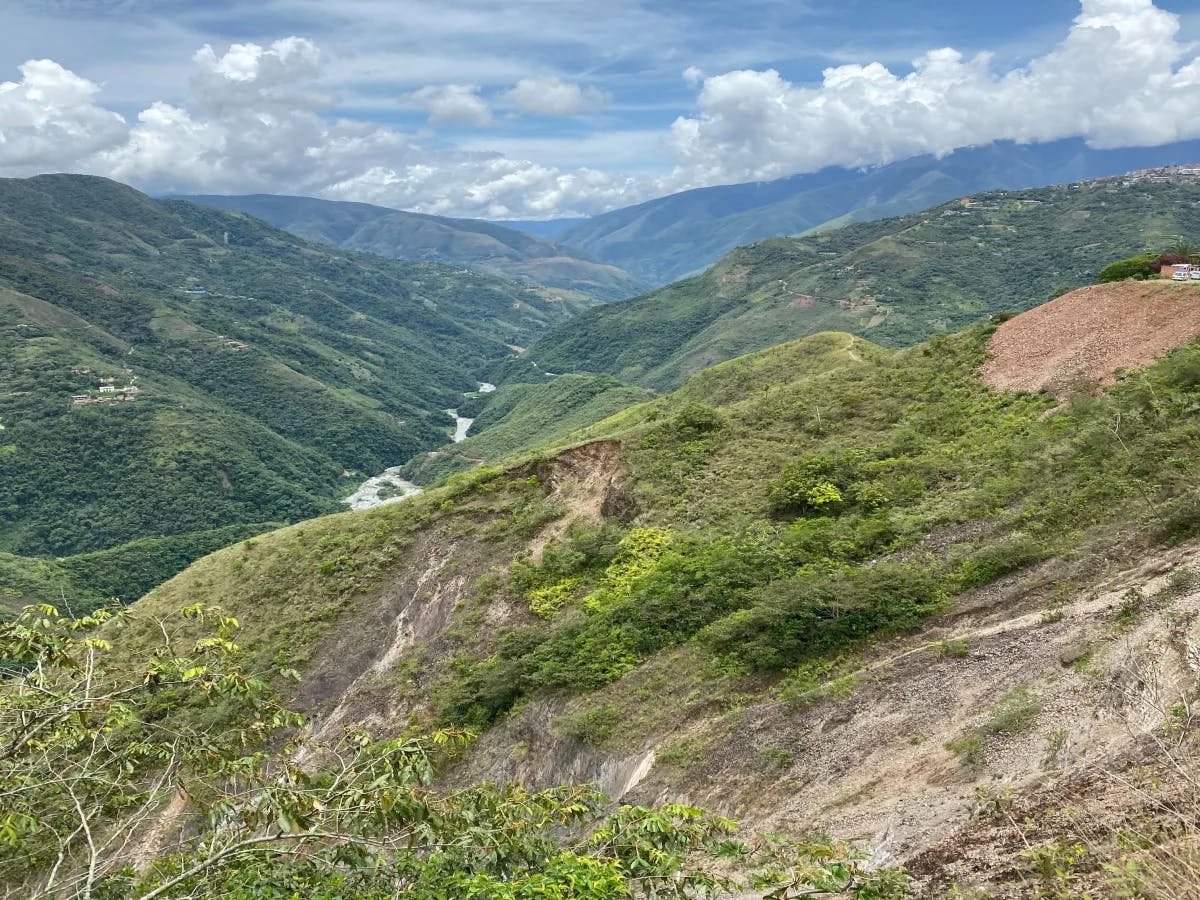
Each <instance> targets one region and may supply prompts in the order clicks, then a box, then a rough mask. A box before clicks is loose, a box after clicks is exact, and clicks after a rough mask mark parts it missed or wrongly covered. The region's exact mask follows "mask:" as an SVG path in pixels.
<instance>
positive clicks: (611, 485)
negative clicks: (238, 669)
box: [143, 326, 1200, 752]
mask: <svg viewBox="0 0 1200 900" xmlns="http://www.w3.org/2000/svg"><path fill="white" fill-rule="evenodd" d="M989 333H990V329H989V328H988V327H983V326H981V327H978V328H976V329H974V330H972V331H969V332H967V333H964V334H961V335H957V336H954V337H938V338H934V339H933V340H931V341H929V342H927V343H926V344H923V345H920V346H918V347H915V348H912V349H910V350H907V351H902V352H895V353H890V352H887V351H884V350H882V349H880V348H874V347H871V345H869V344H866V343H865V342H862V341H858V340H852V339H850V338H849V336H847V335H845V334H822V335H814V336H812V337H809V338H806V339H804V340H802V341H798V342H795V343H792V344H787V345H783V346H780V347H776V348H772V349H771V350H768V351H764V352H762V353H760V354H756V355H754V356H750V357H747V358H744V359H739V360H736V361H733V362H730V363H727V364H725V365H723V366H719V367H716V368H714V369H713V370H711V371H709V372H705V373H703V374H702V375H700V376H698V377H697V379H696V380H695V382H694V383H692V384H689V385H688V386H686V387H685V388H683V389H682V390H681V391H680V392H679V393H678V394H677V395H673V396H670V397H663V398H658V399H655V400H652V401H649V402H646V403H643V404H640V405H638V406H635V407H633V408H631V409H628V410H625V411H622V412H621V413H618V414H617V415H615V416H613V417H611V418H610V419H609V420H606V421H605V422H603V423H600V424H599V425H597V426H594V427H593V428H591V429H589V430H588V431H587V434H588V435H589V436H590V437H606V436H607V437H609V438H613V437H615V438H618V439H619V440H620V442H621V447H622V449H621V459H620V467H621V469H622V472H623V474H622V475H621V476H620V478H617V477H615V476H613V475H606V476H605V477H604V480H603V481H602V482H601V479H599V478H598V476H597V475H595V474H593V473H592V472H591V471H590V470H589V468H588V466H589V463H588V462H587V461H586V460H587V459H589V458H590V457H589V456H588V455H586V454H577V455H574V456H572V457H571V460H572V461H571V462H570V463H569V464H567V463H562V464H561V465H564V466H567V465H569V468H563V469H560V468H557V467H558V466H559V465H560V463H559V462H557V461H556V460H555V457H553V456H548V457H536V458H533V459H530V460H528V461H526V462H524V463H522V464H520V465H518V466H515V467H514V468H511V469H508V470H502V469H480V470H476V471H474V472H472V473H470V474H469V475H460V476H455V477H454V478H452V479H451V480H450V481H449V482H448V483H447V484H446V486H444V487H442V488H437V489H434V490H432V491H430V492H428V493H427V494H425V495H424V496H422V497H418V498H416V499H414V500H412V501H409V502H406V503H404V504H399V505H397V506H396V507H390V508H389V507H385V508H382V509H379V510H375V511H372V512H371V513H369V514H362V515H347V516H341V517H334V518H329V519H323V520H318V521H316V522H312V523H306V524H305V525H302V526H297V527H295V528H291V529H287V530H285V531H282V532H278V533H276V534H273V535H267V536H264V537H263V538H262V539H261V540H260V541H259V546H258V547H256V548H255V549H253V550H249V551H247V550H242V549H239V548H236V547H235V548H231V549H229V550H226V551H223V552H222V553H220V554H217V555H215V556H213V557H210V558H209V559H208V560H206V561H204V562H203V563H201V564H200V565H197V566H194V567H192V569H190V570H189V571H188V572H186V573H184V575H183V576H182V577H181V578H180V579H176V580H175V581H173V582H172V583H171V584H170V585H168V586H167V587H166V588H163V589H160V590H158V591H155V592H154V593H152V594H151V595H150V596H149V597H148V598H146V600H144V601H143V603H144V604H146V609H147V610H151V611H152V610H168V609H170V608H172V607H173V606H175V605H178V604H179V603H181V602H184V600H185V599H186V598H187V597H188V596H194V595H199V596H203V597H210V596H211V597H221V598H224V599H225V601H226V602H228V603H230V604H232V605H233V606H234V607H235V608H237V609H239V610H252V611H254V614H253V615H249V616H246V617H244V618H243V627H244V629H245V632H246V634H247V637H248V640H247V644H248V646H251V647H253V648H254V653H255V654H256V655H257V656H258V658H259V659H260V660H262V661H263V662H264V663H265V662H269V661H271V660H273V659H276V658H279V659H284V660H290V661H293V664H294V665H296V666H298V667H303V666H304V665H312V664H315V663H314V656H319V654H320V653H321V652H323V651H322V650H321V644H322V635H323V634H325V633H326V632H327V630H328V628H329V623H331V622H334V621H337V622H339V623H341V624H340V625H339V629H350V630H353V628H354V627H355V626H354V625H353V624H352V623H353V622H355V621H356V619H357V617H361V616H367V615H370V614H371V613H370V610H371V609H372V608H373V607H372V601H371V600H370V598H371V597H373V596H375V594H374V593H373V592H376V591H379V590H381V589H382V586H383V585H384V584H389V585H392V587H391V588H390V590H393V591H394V590H396V588H395V584H396V578H397V577H398V576H397V575H396V574H395V573H404V574H403V575H402V576H399V577H402V578H404V579H416V578H419V577H424V576H422V574H421V573H423V572H425V571H426V570H427V569H428V566H429V565H430V562H429V560H430V559H435V558H437V556H438V554H440V553H443V552H448V551H446V550H444V549H442V548H453V556H454V559H455V569H454V571H455V572H456V573H458V574H459V575H461V576H463V577H465V578H468V579H476V580H475V581H474V583H475V585H476V586H475V588H474V590H473V593H472V594H471V598H470V599H469V600H466V601H464V605H463V608H462V610H461V612H459V613H457V614H456V615H455V618H454V624H453V625H451V626H450V630H449V631H448V632H447V634H446V635H445V636H444V637H443V638H441V639H440V643H439V646H438V650H437V655H436V656H431V657H429V658H425V657H423V656H422V655H421V653H422V651H419V650H416V651H414V653H416V656H414V659H415V660H416V663H415V666H416V669H418V670H420V672H421V675H420V677H419V678H417V679H416V680H415V681H414V683H413V684H412V685H411V686H410V688H408V689H407V690H411V691H413V692H415V693H414V694H413V695H412V696H413V697H420V698H421V702H423V703H427V704H428V705H429V706H430V707H431V708H432V709H433V710H434V711H435V712H436V714H437V716H438V717H439V718H440V720H441V721H442V722H443V723H444V724H446V725H448V726H456V727H471V728H486V727H488V726H490V725H491V724H492V723H494V722H496V721H497V720H499V719H502V718H503V717H505V716H506V715H507V714H508V712H509V711H510V710H512V709H513V708H514V707H516V706H519V705H520V704H522V703H524V702H526V701H529V700H532V699H535V698H539V697H547V696H568V697H576V698H578V699H579V700H580V702H581V705H580V706H579V707H578V708H576V707H575V706H573V707H572V709H573V710H574V712H573V713H572V716H573V717H574V718H572V721H574V722H575V723H576V724H575V725H574V726H570V727H573V728H576V729H577V730H578V731H579V734H580V735H581V736H583V735H590V736H591V737H592V738H593V739H596V740H602V739H603V736H604V735H605V732H606V731H607V730H608V729H609V728H610V727H615V728H616V730H615V731H613V732H612V733H613V734H614V735H618V734H620V733H621V732H622V728H621V726H619V725H617V726H613V712H612V711H613V710H617V711H618V712H619V713H620V715H621V716H622V717H628V716H631V715H633V714H634V709H635V707H637V706H638V704H635V703H633V702H632V701H631V700H629V699H628V697H627V696H626V693H625V692H626V691H628V690H632V689H633V688H632V687H626V685H633V684H636V683H637V679H638V673H639V671H645V670H646V667H648V666H653V665H656V664H657V661H660V660H663V659H666V658H667V657H668V656H669V655H670V654H671V653H673V652H675V651H676V650H686V652H687V654H688V658H689V659H691V660H694V661H695V662H694V663H688V664H687V665H688V668H687V669H686V671H688V672H692V673H693V674H691V675H689V676H687V677H689V678H696V679H703V678H708V677H709V676H707V675H703V674H701V673H702V672H704V671H707V670H709V669H711V671H713V672H716V673H722V674H719V675H715V676H712V677H716V678H718V679H724V680H723V681H722V682H721V683H722V684H724V685H725V687H723V688H721V690H733V688H732V687H731V685H733V684H735V683H736V682H737V679H738V678H750V679H754V680H755V681H754V684H756V685H759V687H757V688H755V690H759V689H761V685H762V684H763V683H767V684H777V685H779V690H780V691H781V692H782V693H787V694H788V695H789V696H792V695H794V696H795V697H796V698H797V699H798V700H801V699H802V701H803V702H805V703H807V702H812V701H813V700H820V699H822V698H824V697H834V698H836V697H839V696H845V695H846V694H847V693H848V692H849V691H850V690H852V689H853V688H854V686H855V676H854V673H853V671H852V670H851V671H845V670H844V667H839V665H838V663H837V661H838V660H839V658H841V659H845V658H847V657H849V656H851V655H852V654H854V652H855V651H856V650H857V649H859V648H862V647H864V646H865V645H866V644H869V643H870V642H872V641H876V640H879V639H880V638H882V637H885V636H888V635H891V634H896V633H900V632H904V631H908V630H911V629H914V628H917V627H919V626H920V625H921V624H922V623H923V622H924V621H925V620H926V619H927V618H928V617H929V616H930V615H932V614H934V613H936V612H937V611H939V610H941V609H944V608H946V606H947V604H949V603H951V602H952V601H953V598H954V597H956V596H957V595H959V594H961V593H963V592H966V591H971V590H973V589H976V588H978V587H981V586H983V585H986V584H989V583H991V582H993V581H995V580H996V579H998V578H1001V577H1003V576H1005V575H1007V574H1008V573H1011V572H1014V571H1017V570H1020V569H1022V568H1024V567H1027V566H1030V565H1033V564H1036V563H1039V562H1041V561H1042V560H1045V559H1047V558H1048V557H1052V556H1056V555H1069V554H1072V553H1075V552H1077V551H1079V550H1080V549H1081V548H1083V547H1086V546H1087V543H1088V542H1089V541H1092V540H1097V539H1099V538H1098V537H1097V536H1098V535H1102V534H1106V533H1108V530H1110V529H1120V528H1125V529H1128V528H1129V527H1130V526H1131V525H1135V526H1136V527H1138V528H1141V529H1143V531H1144V532H1145V533H1146V535H1147V537H1146V540H1148V541H1159V542H1163V543H1172V542H1175V541H1179V540H1182V539H1185V538H1187V537H1190V536H1192V535H1194V534H1196V533H1198V532H1200V503H1197V501H1196V499H1195V494H1194V488H1193V484H1194V472H1193V468H1192V466H1191V464H1190V463H1188V462H1187V460H1188V459H1189V458H1190V456H1189V453H1190V451H1189V449H1188V448H1190V447H1191V446H1193V442H1194V441H1196V440H1197V439H1200V431H1198V430H1197V429H1198V428H1200V426H1198V425H1197V423H1196V420H1195V418H1194V417H1193V416H1190V415H1187V414H1185V413H1184V412H1183V411H1184V410H1188V409H1190V408H1191V405H1192V404H1193V403H1194V402H1195V398H1196V395H1197V392H1198V391H1200V348H1196V347H1191V348H1183V349H1180V350H1178V351H1176V352H1174V353H1172V354H1170V355H1169V356H1167V357H1166V358H1165V359H1163V360H1161V361H1160V362H1159V363H1157V364H1156V365H1154V366H1153V367H1151V368H1150V369H1148V370H1146V371H1145V372H1140V373H1137V374H1136V375H1133V376H1130V377H1128V378H1127V379H1126V380H1125V381H1123V382H1122V383H1119V384H1118V385H1117V386H1115V387H1114V388H1113V389H1112V390H1111V391H1109V392H1107V393H1105V394H1102V395H1098V396H1083V395H1081V396H1078V397H1076V398H1074V399H1073V401H1072V402H1071V404H1070V405H1069V406H1068V407H1066V408H1063V409H1059V410H1056V411H1055V412H1054V413H1053V414H1051V415H1048V414H1047V412H1048V410H1050V409H1052V408H1053V407H1054V406H1055V401H1054V400H1053V399H1052V398H1049V397H1042V396H1029V395H1005V394H999V393H996V392H993V391H991V390H990V389H988V388H987V387H985V386H984V385H983V384H982V382H980V381H979V380H978V379H977V378H976V376H975V369H976V368H977V366H978V365H979V364H980V363H981V362H982V361H983V359H984V357H985V343H986V340H987V338H988V336H989ZM701 398H706V399H707V400H708V401H710V402H707V403H706V402H704V401H703V400H702V399H701ZM1114 422H1116V423H1118V430H1116V431H1114V425H1113V423H1114ZM596 458H599V457H596ZM812 479H818V483H824V484H828V485H830V486H832V487H833V489H835V490H836V491H837V493H838V494H839V495H840V497H841V498H842V499H841V500H840V501H839V502H819V503H818V502H813V498H812V496H811V491H812V484H811V483H810V482H811V481H812ZM568 480H572V481H569V482H568ZM560 482H562V483H572V484H575V485H582V484H586V483H594V484H596V489H597V490H602V491H603V492H605V494H604V500H603V504H602V506H604V507H605V508H610V509H612V510H613V511H614V513H615V512H620V514H619V515H616V514H613V515H609V516H608V517H606V518H604V519H603V520H602V521H601V522H599V523H593V524H587V523H585V522H579V523H577V524H575V525H574V526H572V527H571V528H569V529H565V531H563V532H561V533H558V536H557V537H556V538H555V539H553V540H551V541H550V542H549V544H548V546H546V547H545V548H544V551H543V553H542V555H541V557H540V559H539V560H538V561H537V562H535V561H534V560H533V559H531V558H530V557H528V556H526V555H525V554H524V551H525V550H526V548H527V547H528V542H529V541H530V539H531V538H533V537H534V535H536V534H538V533H539V532H540V531H541V529H542V528H544V527H545V526H546V525H547V524H548V523H552V522H554V521H555V520H556V519H558V518H560V517H561V516H562V515H563V514H564V512H565V510H566V507H565V506H564V505H563V504H562V503H561V502H560V501H559V499H558V495H557V494H556V489H555V487H554V485H555V484H556V483H560ZM818 499H820V498H818ZM597 502H598V503H599V502H600V501H599V500H598V501H597ZM942 536H944V537H942ZM930 539H937V540H938V541H939V543H938V544H937V545H936V546H937V550H936V552H934V551H933V550H932V549H928V547H929V545H928V544H927V541H929V540H930ZM389 573H392V574H391V575H389ZM389 579H390V580H389ZM406 583H407V582H406ZM414 583H415V582H414ZM495 604H501V605H502V606H503V607H504V608H505V609H510V610H513V611H514V612H512V613H508V614H506V617H505V618H504V619H502V620H501V621H503V623H504V624H503V626H502V627H500V626H497V625H496V624H495V622H496V620H495V619H494V618H493V617H492V616H490V615H489V614H488V613H487V612H486V611H487V610H488V609H489V608H492V606H493V605H495ZM285 609H286V610H287V615H286V616H281V615H275V614H272V613H271V611H272V610H285ZM152 639H153V635H147V640H152ZM963 649H965V647H960V646H959V645H958V644H957V643H954V642H948V643H947V644H946V646H945V648H944V651H943V652H944V653H945V655H948V656H955V655H958V654H960V653H961V652H962V650H963ZM672 658H674V657H672ZM673 665H674V666H675V667H676V668H675V671H676V672H679V671H682V670H680V669H679V668H678V664H673ZM693 670H694V671H693ZM806 672H808V673H810V674H811V673H813V672H816V673H818V675H817V676H814V677H816V681H815V682H813V683H808V682H811V681H812V678H808V676H804V673H806ZM821 673H824V674H821ZM802 676H803V677H802ZM804 678H808V681H804ZM729 679H732V681H730V680H729ZM789 679H791V680H792V681H794V682H795V686H794V688H793V689H789V688H788V687H787V682H788V680H789ZM802 682H803V683H802ZM826 683H828V685H826ZM813 688H820V690H819V691H817V692H816V693H814V692H813V690H812V689H813ZM826 688H828V689H826ZM591 694H595V700H594V702H592V703H588V702H585V701H586V698H587V697H588V695H591ZM591 707H595V708H597V709H599V708H603V709H604V710H605V711H604V712H603V714H600V713H596V716H598V718H597V719H595V720H592V719H590V718H587V715H586V714H587V711H588V709H589V708H591ZM623 721H624V719H623ZM980 752H982V751H980Z"/></svg>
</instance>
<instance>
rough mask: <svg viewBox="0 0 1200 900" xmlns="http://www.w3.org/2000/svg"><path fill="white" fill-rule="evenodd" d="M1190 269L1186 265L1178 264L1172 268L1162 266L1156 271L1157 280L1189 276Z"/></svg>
mask: <svg viewBox="0 0 1200 900" xmlns="http://www.w3.org/2000/svg"><path fill="white" fill-rule="evenodd" d="M1191 273H1192V267H1191V266H1190V265H1189V264H1187V263H1179V264H1178V265H1174V266H1163V267H1162V268H1161V269H1159V271H1158V277H1159V278H1174V277H1175V276H1176V275H1184V276H1190V275H1191Z"/></svg>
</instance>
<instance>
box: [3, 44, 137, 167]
mask: <svg viewBox="0 0 1200 900" xmlns="http://www.w3.org/2000/svg"><path fill="white" fill-rule="evenodd" d="M98 91H99V87H98V86H97V85H95V84H93V83H92V82H90V81H88V80H87V79H86V78H80V77H79V76H78V75H76V74H75V73H73V72H70V71H68V70H67V69H64V68H63V67H62V66H60V65H59V64H58V63H56V62H54V61H53V60H49V59H35V60H30V61H29V62H27V63H25V64H24V65H23V66H21V80H20V81H6V82H3V83H0V167H2V168H3V170H4V171H5V172H8V173H10V174H13V175H30V174H35V173H38V172H47V171H58V170H61V169H69V168H71V166H72V164H73V163H74V162H75V161H76V160H78V159H79V158H81V157H85V156H88V155H90V154H93V153H96V152H98V151H101V150H104V149H106V148H109V147H113V146H116V145H118V144H120V143H121V142H123V141H124V140H125V138H126V135H127V134H128V131H129V128H128V125H127V124H126V122H125V120H124V119H123V118H121V116H119V115H117V114H116V113H114V112H110V111H108V110H106V109H102V108H101V107H98V106H96V105H95V103H94V102H93V97H94V96H95V94H96V93H97V92H98Z"/></svg>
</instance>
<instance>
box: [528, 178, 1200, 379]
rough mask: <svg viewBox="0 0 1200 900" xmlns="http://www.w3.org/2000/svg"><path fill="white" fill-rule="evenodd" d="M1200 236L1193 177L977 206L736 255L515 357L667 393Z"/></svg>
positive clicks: (943, 316) (1059, 286)
mask: <svg viewBox="0 0 1200 900" xmlns="http://www.w3.org/2000/svg"><path fill="white" fill-rule="evenodd" d="M1197 233H1200V183H1198V182H1197V180H1196V179H1194V178H1192V177H1184V176H1179V177H1172V178H1165V179H1157V178H1155V179H1151V178H1121V179H1110V180H1102V181H1096V182H1090V183H1085V184H1073V185H1067V186H1063V187H1053V188H1041V189H1035V190H1024V191H993V192H989V193H984V194H976V195H974V196H973V197H970V198H966V199H963V200H957V201H954V202H952V203H948V204H944V205H942V206H939V207H934V208H933V209H930V210H926V211H924V212H921V213H917V214H914V215H909V216H903V217H900V218H896V219H888V220H884V221H879V222H871V223H864V224H859V225H850V226H847V227H845V228H838V229H830V230H828V231H822V232H820V233H817V234H812V235H808V236H806V237H800V238H778V239H772V240H767V241H762V242H760V243H757V244H753V245H750V246H748V247H742V248H740V249H738V250H735V251H734V252H733V253H731V254H729V255H728V256H727V257H725V259H723V260H722V261H721V262H720V263H718V264H717V265H716V266H714V267H713V268H711V269H710V270H708V271H707V272H705V273H704V274H703V275H700V276H699V277H696V278H692V279H688V280H686V281H681V282H678V283H677V284H673V285H670V286H668V287H665V288H662V289H661V290H659V291H656V292H653V293H651V294H647V295H646V296H643V297H639V298H636V299H633V300H630V301H626V302H624V303H617V304H612V305H609V306H605V307H601V308H597V309H592V310H589V311H588V312H587V313H585V314H584V315H582V316H580V317H578V318H576V319H573V320H572V321H570V322H567V323H565V324H563V325H561V326H559V327H557V328H555V329H554V330H552V331H550V332H549V333H547V334H546V335H544V336H543V337H542V338H540V339H539V340H538V341H537V342H535V343H534V345H533V346H532V347H531V348H530V351H529V354H528V359H530V360H533V361H535V362H536V363H538V364H539V365H541V366H542V367H543V368H544V369H548V370H550V371H554V372H569V371H575V372H580V371H585V372H595V373H606V374H611V375H615V376H617V377H619V378H622V379H624V380H627V381H632V382H635V383H638V384H642V385H645V386H648V387H653V388H660V389H661V388H670V387H674V386H677V385H679V384H681V383H682V382H683V381H684V379H686V377H687V376H688V375H689V374H691V373H693V372H696V371H699V370H700V369H703V368H705V367H707V366H711V365H714V364H715V363H719V362H722V361H724V360H727V359H731V358H733V357H735V356H738V355H740V354H743V353H747V352H750V351H753V350H757V349H760V348H763V347H768V346H771V345H772V344H776V343H779V342H780V341H783V340H788V339H791V338H797V337H801V336H803V335H806V334H812V333H814V332H818V331H827V330H844V331H848V332H851V333H854V334H859V335H865V336H869V337H870V338H871V339H872V340H873V341H876V342H878V343H881V344H885V345H888V346H893V347H899V346H905V345H909V344H913V343H916V342H917V341H920V340H923V339H924V338H926V337H928V336H929V335H930V334H935V333H939V332H942V333H948V332H953V331H956V330H958V329H960V328H962V327H964V326H965V325H968V324H969V323H971V322H974V321H977V320H979V319H980V318H982V317H984V316H987V315H991V314H995V313H998V312H1002V311H1014V312H1019V311H1021V310H1025V309H1029V308H1031V307H1033V306H1036V305H1037V304H1039V303H1041V302H1043V301H1044V300H1045V299H1046V298H1047V297H1050V296H1053V295H1054V294H1056V293H1061V292H1062V291H1064V290H1068V289H1071V288H1076V287H1080V286H1082V285H1085V284H1090V283H1091V282H1093V281H1095V280H1096V276H1097V273H1098V272H1099V271H1100V269H1101V268H1102V267H1103V266H1104V265H1105V264H1106V263H1109V262H1111V261H1112V260H1114V259H1121V258H1124V257H1127V256H1130V255H1132V254H1134V253H1137V252H1140V251H1142V250H1147V249H1157V248H1162V247H1165V246H1169V245H1171V244H1173V243H1176V242H1178V241H1179V240H1180V236H1181V235H1191V234H1197Z"/></svg>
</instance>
